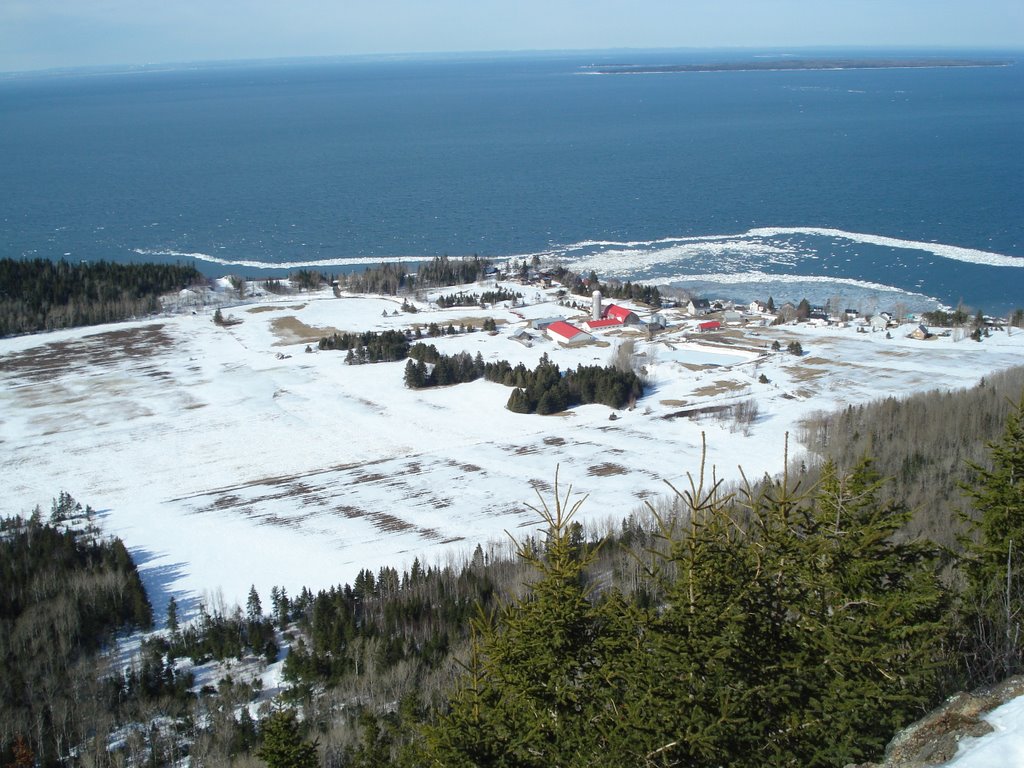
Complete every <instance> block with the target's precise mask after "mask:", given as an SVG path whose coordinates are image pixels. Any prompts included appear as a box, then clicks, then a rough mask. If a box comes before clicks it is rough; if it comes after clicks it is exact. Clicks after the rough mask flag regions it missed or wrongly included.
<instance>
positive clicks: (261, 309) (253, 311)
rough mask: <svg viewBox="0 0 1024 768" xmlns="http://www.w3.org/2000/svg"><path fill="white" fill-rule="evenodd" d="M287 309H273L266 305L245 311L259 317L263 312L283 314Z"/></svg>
mask: <svg viewBox="0 0 1024 768" xmlns="http://www.w3.org/2000/svg"><path fill="white" fill-rule="evenodd" d="M285 309H286V307H271V306H267V305H266V304H264V305H261V306H259V307H250V308H249V309H247V310H245V311H246V312H248V313H249V314H251V315H258V314H260V313H261V312H283V311H284V310H285Z"/></svg>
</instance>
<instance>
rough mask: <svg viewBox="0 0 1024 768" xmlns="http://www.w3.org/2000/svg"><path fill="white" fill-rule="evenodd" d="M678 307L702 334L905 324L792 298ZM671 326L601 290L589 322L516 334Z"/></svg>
mask: <svg viewBox="0 0 1024 768" xmlns="http://www.w3.org/2000/svg"><path fill="white" fill-rule="evenodd" d="M674 306H676V307H678V308H679V309H683V310H684V311H685V312H686V313H687V314H688V315H689V316H690V317H692V318H694V319H696V320H697V321H698V322H697V323H696V330H698V331H699V332H700V333H713V332H715V331H720V330H723V329H724V328H725V327H726V326H729V325H733V326H736V325H746V324H749V323H752V322H753V323H757V324H765V325H767V324H770V323H773V322H776V321H777V318H780V317H781V318H782V319H783V321H784V322H794V321H797V320H798V319H800V320H805V321H806V322H808V323H811V324H816V325H841V326H845V325H855V326H857V328H858V330H861V331H864V332H868V331H870V332H877V331H884V332H888V331H889V330H891V329H894V328H896V327H898V326H899V325H900V322H899V320H898V319H897V318H895V317H894V316H893V314H892V313H889V312H877V313H875V314H873V315H871V316H869V317H864V316H862V315H861V313H860V312H858V311H857V310H855V309H845V310H842V311H839V312H835V311H832V312H829V311H828V310H827V309H826V308H825V307H823V306H815V305H810V306H809V311H808V306H807V305H806V304H805V305H804V306H803V307H802V308H801V307H798V306H797V305H795V304H792V303H791V302H785V303H783V304H782V305H780V306H778V307H774V306H772V305H770V304H769V303H767V302H763V301H752V302H750V303H749V304H746V305H742V304H741V305H736V304H732V303H724V302H719V301H711V300H709V299H699V298H691V299H689V300H688V301H687V303H686V304H685V305H682V304H676V305H674ZM801 309H802V311H801ZM666 325H667V324H666V322H665V319H664V317H663V316H662V315H660V314H652V315H651V316H650V317H648V318H647V319H646V320H644V319H641V318H640V316H639V315H638V314H637V313H636V312H635V311H633V310H631V309H629V308H627V307H623V306H620V305H618V304H607V305H606V304H604V303H603V302H602V297H601V293H600V291H594V293H593V296H592V304H591V312H590V316H589V317H588V318H587V319H586V320H583V321H578V320H574V321H573V322H569V321H568V320H566V319H565V318H563V317H549V318H541V319H535V320H531V321H529V322H528V325H527V327H524V328H519V329H517V330H516V331H514V332H513V333H512V336H511V338H513V339H514V340H516V341H519V342H520V343H522V344H524V345H526V346H532V344H533V342H534V341H535V340H536V339H537V338H539V337H540V335H541V334H543V335H544V336H546V337H547V338H548V339H550V340H551V341H553V342H555V343H557V344H561V345H564V346H567V347H575V346H579V345H582V344H587V343H589V342H592V341H594V339H595V332H598V333H600V332H603V331H608V330H613V329H616V328H626V327H632V328H636V329H644V330H649V329H651V328H652V327H653V328H654V329H661V328H664V327H666ZM908 335H909V336H910V337H911V338H915V339H928V338H932V337H933V334H932V333H931V332H929V330H928V328H927V327H925V326H924V325H923V324H915V327H914V329H913V331H911V332H910V333H909V334H908Z"/></svg>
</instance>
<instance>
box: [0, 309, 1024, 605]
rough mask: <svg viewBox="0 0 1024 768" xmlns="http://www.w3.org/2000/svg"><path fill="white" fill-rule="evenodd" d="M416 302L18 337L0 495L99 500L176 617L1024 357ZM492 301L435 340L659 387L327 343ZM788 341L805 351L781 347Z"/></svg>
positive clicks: (25, 501)
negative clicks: (417, 365)
mask: <svg viewBox="0 0 1024 768" xmlns="http://www.w3.org/2000/svg"><path fill="white" fill-rule="evenodd" d="M530 294H531V296H534V291H533V290H532V289H531V290H530ZM537 298H539V299H540V300H539V301H537V300H536V299H537ZM400 303H401V302H400V301H395V300H394V299H390V298H382V297H369V296H367V297H345V298H335V297H334V296H333V295H331V293H330V292H324V293H318V294H302V295H293V296H290V297H287V298H286V299H276V298H264V299H260V300H254V301H253V303H252V304H248V305H242V306H237V307H233V308H232V309H230V310H225V314H226V315H231V316H233V317H234V318H235V319H237V320H240V321H241V322H239V323H237V324H234V325H230V326H227V327H221V326H218V325H215V324H214V323H213V322H211V313H210V312H209V311H206V312H205V313H203V312H201V313H199V314H191V313H189V314H180V315H172V316H166V317H161V318H156V319H150V320H145V321H139V322H132V323H122V324H117V325H111V326H102V327H92V328H84V329H77V330H73V331H63V332H55V333H49V334H42V335H36V336H26V337H20V338H14V339H3V340H0V380H2V383H3V386H2V390H0V419H2V425H0V445H2V453H0V468H2V470H3V472H4V477H5V478H6V479H7V483H8V493H7V494H6V495H5V502H4V506H3V508H2V513H3V514H5V515H10V514H27V513H28V512H30V511H31V509H32V508H33V507H34V506H35V505H37V504H38V505H41V506H43V507H44V509H45V508H46V507H47V506H48V504H49V500H50V499H51V498H52V497H54V496H55V495H57V493H58V492H59V491H61V490H66V491H68V492H70V493H71V494H72V495H73V496H75V497H76V498H77V499H78V500H80V501H81V502H83V503H87V504H90V505H91V506H92V507H94V508H95V509H96V510H98V511H99V512H100V524H101V525H102V526H103V528H104V529H105V530H106V531H108V532H110V533H114V534H117V535H119V536H121V537H122V538H123V539H124V541H125V543H126V544H127V545H128V547H129V549H130V550H131V552H132V553H133V555H134V556H135V558H136V561H137V562H138V564H139V566H140V569H141V570H142V572H143V574H144V578H145V579H146V581H147V586H148V587H149V588H150V592H151V598H152V600H153V602H154V607H155V610H156V614H157V616H162V615H163V606H164V605H165V604H166V600H167V599H168V598H169V596H170V595H171V594H174V595H175V596H176V597H177V599H178V600H179V602H182V603H183V604H184V605H189V604H192V605H194V604H195V601H196V600H199V599H208V598H204V596H210V597H215V598H216V599H223V600H224V601H226V602H227V603H228V604H231V603H235V602H238V603H241V602H243V601H244V598H245V595H246V593H247V592H248V590H249V586H250V584H254V585H255V586H256V588H257V589H258V590H259V591H260V593H261V594H262V595H264V596H266V595H267V594H269V591H270V588H271V586H274V585H280V586H284V587H285V588H286V589H287V590H288V591H289V592H290V593H293V594H294V592H295V591H297V590H299V589H300V588H301V587H303V586H308V587H310V588H313V589H316V588H319V587H326V586H329V585H332V584H337V583H342V582H346V581H352V579H353V578H354V576H355V575H356V573H357V572H358V570H359V569H361V568H364V567H369V568H373V569H377V568H378V567H379V566H381V565H384V564H388V565H394V566H395V567H397V568H399V569H400V570H401V569H402V568H404V567H408V566H409V565H410V564H411V563H412V561H413V559H414V558H415V557H419V558H420V559H421V560H422V561H424V562H436V561H440V562H444V561H445V560H446V559H449V558H461V557H463V556H465V555H466V554H467V553H468V552H469V551H470V550H471V549H472V548H473V547H474V546H475V545H476V544H477V543H482V544H484V546H485V547H486V546H488V545H489V543H492V542H499V543H500V542H503V541H504V540H505V538H506V537H505V531H508V532H510V533H512V534H513V535H515V534H516V533H521V532H523V531H524V530H527V529H528V528H529V527H531V526H533V525H534V524H535V522H536V519H537V518H536V515H535V514H534V513H533V512H531V510H530V509H529V508H528V506H527V505H528V504H536V503H537V501H538V496H537V494H538V492H539V493H540V494H541V495H542V496H544V497H545V498H550V495H551V493H552V490H553V485H554V481H555V472H556V468H557V469H558V472H559V478H560V483H561V487H562V488H563V490H564V489H565V488H566V487H567V486H569V485H570V484H571V486H572V488H573V492H574V494H586V495H588V497H589V498H588V499H587V501H586V503H585V505H584V507H583V518H584V519H585V520H587V521H590V522H592V523H594V524H595V525H603V524H605V523H606V522H608V521H612V522H617V521H618V520H620V519H621V518H622V517H623V516H625V515H627V514H629V513H630V512H631V511H634V510H636V509H638V508H639V507H640V506H641V505H642V504H643V502H644V500H653V499H656V498H657V497H659V496H662V495H664V494H665V492H666V491H667V490H668V488H667V486H666V485H665V482H664V481H666V480H667V481H669V482H672V483H673V484H678V483H680V482H681V481H684V480H685V478H686V474H687V473H688V472H695V471H697V469H698V467H699V459H700V446H701V435H702V433H705V434H706V437H707V444H708V458H709V464H711V465H713V466H714V467H715V472H716V474H717V476H718V477H724V478H726V479H736V478H738V477H739V467H740V466H742V468H743V470H744V471H745V472H746V474H747V475H748V476H756V475H760V474H762V473H764V472H775V471H778V470H780V469H781V467H782V462H783V452H784V440H785V435H786V433H787V432H790V433H791V434H792V436H793V437H795V436H796V435H797V434H798V424H799V421H800V419H801V418H803V417H804V416H806V415H807V414H809V413H812V412H815V411H819V410H829V409H833V408H836V407H841V406H845V405H846V404H848V403H861V402H867V401H870V400H874V399H877V398H880V397H885V396H889V395H897V396H898V395H905V394H910V393H912V392H917V391H922V390H926V389H932V388H940V387H941V388H955V387H962V386H969V385H972V384H974V383H976V382H977V381H978V380H979V379H980V378H981V377H982V376H984V375H986V374H988V373H990V372H992V371H996V370H1001V369H1004V368H1008V367H1011V366H1014V365H1017V364H1020V363H1021V362H1024V333H1018V332H1014V333H1013V334H1008V333H1006V332H1003V331H998V332H993V334H992V336H991V337H990V338H988V339H986V340H985V341H984V342H982V343H976V342H973V341H970V340H966V339H965V340H954V338H952V337H948V338H932V339H929V340H927V341H917V340H914V339H911V338H908V336H907V334H909V332H910V331H911V330H912V329H913V328H914V327H916V326H904V327H903V328H900V329H896V330H894V331H892V334H891V335H892V338H891V339H887V338H886V334H885V333H857V332H856V331H855V330H854V329H853V328H812V327H810V326H808V325H800V326H782V327H778V328H775V327H762V326H761V325H760V324H756V323H752V324H749V325H747V326H744V327H742V328H740V327H737V328H731V329H727V330H725V331H723V332H721V333H717V334H710V335H699V334H697V333H696V332H695V328H696V322H695V321H694V320H692V319H686V318H684V316H682V315H673V314H672V313H671V312H669V313H668V317H667V319H668V320H669V324H670V327H669V329H668V330H667V331H666V332H664V333H661V334H658V335H656V336H654V337H653V339H651V340H648V339H647V338H646V335H645V334H643V333H640V332H637V331H630V330H627V329H615V330H612V331H610V332H608V333H607V334H606V335H597V336H596V338H595V342H594V343H592V344H589V345H585V346H582V347H579V348H575V349H571V350H570V349H565V348H561V347H559V346H557V345H555V344H554V343H553V342H551V341H548V340H546V339H544V338H543V337H542V335H540V334H534V335H535V339H534V342H533V344H532V346H530V347H527V346H525V345H523V344H521V343H518V342H516V341H514V340H512V339H511V338H510V334H511V331H513V330H516V329H518V328H522V327H523V326H524V325H525V321H526V320H527V319H528V318H540V317H552V316H556V315H560V316H565V317H567V318H569V319H570V320H571V319H572V318H573V316H574V315H576V314H577V313H575V312H574V311H573V310H570V309H567V308H564V307H561V306H559V305H558V304H556V303H555V302H554V301H553V300H550V299H549V297H548V296H547V295H543V296H534V303H532V304H531V305H529V306H526V307H519V308H516V309H515V310H511V309H506V308H502V309H490V310H483V309H479V308H458V309H449V310H437V309H429V308H427V307H424V308H423V310H422V311H420V312H418V313H416V314H408V313H402V312H398V313H396V310H398V309H399V306H400ZM485 317H492V318H494V319H495V320H496V321H497V322H498V332H497V333H496V334H494V335H491V334H487V333H484V332H481V331H477V332H475V333H467V334H460V335H456V336H449V337H444V338H438V339H426V341H429V342H431V343H434V344H436V345H437V347H438V348H439V349H440V350H441V351H442V352H448V353H453V352H458V351H462V350H465V351H468V352H470V353H471V354H473V355H475V354H476V353H477V352H479V353H480V354H481V355H482V356H483V357H484V359H485V360H489V361H492V360H500V359H505V360H509V361H510V362H512V364H513V365H514V364H515V363H517V362H519V361H522V362H524V363H525V364H526V365H527V366H529V367H533V366H534V365H535V364H536V362H537V360H538V359H539V358H540V356H541V355H543V354H545V353H546V354H548V355H549V356H550V357H551V359H552V360H553V361H554V362H556V363H558V364H559V365H560V366H562V367H563V369H564V368H566V367H574V366H576V365H578V364H587V365H591V364H594V365H606V364H609V363H610V362H611V361H612V360H613V359H614V358H615V357H616V356H617V355H619V346H620V345H621V344H623V343H624V342H626V341H631V342H633V349H632V352H633V355H632V358H633V364H634V367H636V368H637V369H642V371H643V372H644V373H645V374H646V377H647V379H648V382H649V386H648V390H647V394H646V395H645V396H644V397H643V398H642V399H641V400H640V401H639V402H638V403H637V405H636V407H635V408H634V409H632V410H624V411H617V412H615V414H614V415H615V417H616V418H614V419H611V418H610V416H612V413H613V412H612V411H611V410H610V409H608V408H607V407H605V406H599V405H589V406H583V407H578V408H574V409H572V410H571V411H569V412H567V413H564V414H560V415H556V416H536V415H520V414H514V413H511V412H510V411H508V410H506V409H505V408H504V405H505V402H506V401H507V399H508V396H509V393H510V390H509V389H508V388H506V387H503V386H501V385H498V384H493V383H487V382H484V381H476V382H473V383H470V384H462V385H457V386H452V387H446V388H439V389H427V390H419V391H413V390H409V389H406V388H405V387H404V386H403V371H404V363H385V364H375V365H362V366H351V365H346V364H345V363H344V359H345V355H344V353H341V352H332V351H318V350H317V349H316V342H317V340H318V339H319V338H320V337H321V336H324V335H327V334H330V333H333V332H335V331H350V332H356V331H367V330H377V331H380V330H385V329H388V328H401V329H408V328H411V327H412V326H413V325H415V324H419V325H426V324H428V323H431V322H433V323H437V324H438V325H441V326H447V325H449V324H452V325H453V326H455V327H458V326H459V325H460V324H464V323H473V324H475V325H476V327H478V328H479V327H480V325H481V323H482V321H483V319H484V318H485ZM794 340H797V341H799V342H800V343H801V345H802V346H803V349H804V350H805V354H804V355H803V356H802V357H795V356H793V355H790V354H787V353H786V352H785V348H786V345H787V344H788V343H789V342H790V341H794ZM774 341H778V342H779V343H780V345H781V347H782V350H783V351H778V352H773V351H772V350H771V346H772V343H773V342H774ZM307 345H311V349H312V351H310V352H306V351H305V350H306V348H307ZM620 357H621V356H620ZM762 377H763V379H767V381H764V380H763V379H762ZM737 403H747V404H748V406H750V405H751V404H754V405H756V407H748V408H747V411H746V412H747V414H748V416H749V417H750V419H751V420H750V422H749V423H739V422H737V421H736V420H735V419H732V418H730V417H728V416H723V415H721V413H722V409H721V408H720V407H721V406H730V405H735V404H737ZM716 407H718V415H715V411H716ZM799 450H800V448H799V446H798V445H794V444H793V443H792V438H791V444H790V453H791V455H793V454H794V453H798V452H799Z"/></svg>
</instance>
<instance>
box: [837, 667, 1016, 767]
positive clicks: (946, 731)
mask: <svg viewBox="0 0 1024 768" xmlns="http://www.w3.org/2000/svg"><path fill="white" fill-rule="evenodd" d="M1021 695H1024V676H1018V677H1011V678H1009V679H1008V680H1004V681H1003V682H1002V683H1000V684H999V685H995V686H992V687H990V688H984V689H981V690H978V691H975V692H973V693H958V694H956V695H955V696H951V697H950V698H949V699H948V700H947V701H946V703H945V704H943V705H942V706H941V707H939V708H938V709H936V710H935V711H934V712H932V713H931V714H929V715H927V716H926V717H924V718H922V719H921V720H918V721H917V722H916V723H914V724H913V725H910V726H908V727H907V728H905V729H903V730H902V731H901V732H900V733H899V734H897V736H896V737H895V738H894V739H893V740H892V741H891V742H889V746H888V747H886V748H885V758H884V759H883V760H882V762H880V763H862V764H860V765H857V766H847V768H935V766H941V765H944V764H945V763H947V762H949V761H950V760H952V759H953V757H954V756H955V755H956V752H957V749H958V748H959V746H960V741H961V739H964V738H966V737H968V736H974V737H977V736H984V735H985V734H986V733H989V732H990V731H991V730H992V726H991V725H989V724H988V723H987V722H985V721H984V720H983V719H982V718H983V717H984V716H985V714H986V713H988V712H990V711H991V710H993V709H995V708H996V707H998V706H1001V705H1002V704H1005V703H1006V702H1008V701H1010V700H1011V699H1015V698H1017V697H1018V696H1021Z"/></svg>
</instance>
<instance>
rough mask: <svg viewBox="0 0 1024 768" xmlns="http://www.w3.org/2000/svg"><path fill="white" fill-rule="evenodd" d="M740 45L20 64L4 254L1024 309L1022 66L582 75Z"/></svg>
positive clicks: (3, 89)
mask: <svg viewBox="0 0 1024 768" xmlns="http://www.w3.org/2000/svg"><path fill="white" fill-rule="evenodd" d="M857 55H858V56H860V57H865V56H868V55H870V56H878V55H890V54H888V53H879V52H870V53H869V54H866V53H864V52H858V53H857ZM921 55H922V54H921V52H915V53H914V54H913V56H915V57H917V58H920V57H921ZM958 55H960V54H958ZM987 55H991V54H987ZM743 56H751V57H752V56H753V54H749V53H743V54H737V53H736V52H731V53H721V52H719V53H710V52H703V53H693V52H657V53H653V52H645V53H629V52H606V53H595V54H582V53H574V54H564V55H532V56H518V57H515V56H503V57H490V58H486V57H463V58H455V57H447V58H443V57H435V58H419V59H389V60H384V59H378V60H336V61H325V60H318V61H299V62H277V63H262V64H238V65H230V66H229V65H221V66H197V67H193V68H182V67H179V68H172V69H168V70H166V71H152V70H150V71H143V72H134V73H110V74H96V73H65V74H62V75H59V76H58V75H52V74H51V75H35V76H22V77H7V78H4V79H0V256H15V257H21V256H24V257H34V256H43V257H47V258H69V259H88V260H92V259H101V258H103V259H113V260H125V259H135V260H138V259H168V260H172V261H173V260H179V261H190V260H194V261H195V262H196V264H197V266H199V267H200V268H202V269H204V271H208V272H210V273H216V274H222V273H225V272H229V271H233V272H243V273H246V274H250V275H257V274H260V273H263V272H265V269H264V268H265V267H269V266H272V265H288V266H297V265H306V264H310V265H318V266H322V267H323V268H325V269H330V268H331V266H333V265H338V264H344V263H349V264H351V263H361V262H372V261H374V260H379V259H383V258H393V257H416V258H428V257H431V256H434V255H438V254H442V253H447V254H451V255H462V254H472V253H478V254H480V255H483V256H495V257H505V256H524V255H525V256H529V255H533V254H543V255H545V256H546V257H548V258H557V259H561V260H563V261H564V262H565V263H568V264H572V265H574V266H576V267H579V268H587V269H590V268H595V269H596V270H597V271H598V272H599V273H601V274H602V275H609V276H616V277H622V278H630V279H651V280H672V281H674V282H675V283H677V284H680V285H684V286H687V287H695V288H697V289H699V290H704V291H709V292H715V293H716V294H722V295H732V296H735V297H736V298H747V297H752V296H759V297H764V296H765V295H767V294H769V293H770V294H772V295H773V296H774V297H776V299H778V298H779V297H787V298H789V297H795V298H799V297H800V296H803V295H808V297H809V298H811V299H812V300H814V299H820V300H822V301H824V300H825V299H827V298H829V297H832V296H841V297H843V298H846V297H849V298H848V301H849V303H851V304H853V303H854V302H856V301H861V302H863V301H871V300H874V301H877V302H880V303H885V302H891V301H894V300H897V299H898V300H903V301H907V302H910V303H912V304H922V305H925V304H934V303H936V302H940V303H945V304H950V305H952V304H956V303H957V302H958V301H960V300H963V301H964V302H966V303H968V304H969V305H971V306H975V307H983V308H985V309H986V310H988V311H1005V310H1006V309H1008V308H1011V307H1016V306H1024V231H1022V221H1024V217H1022V214H1024V64H1017V63H1014V64H1013V65H1010V66H999V67H971V68H925V69H872V70H853V69H848V70H824V71H730V72H695V73H677V74H646V75H645V74H636V75H594V74H590V72H591V71H592V70H590V69H588V65H592V64H604V63H613V64H633V63H638V64H672V63H676V62H681V61H693V60H698V59H700V58H704V59H705V60H718V61H723V60H727V59H728V60H735V59H737V58H740V57H743ZM1011 58H1013V57H1012V56H1011ZM1021 61H1022V62H1024V58H1022V59H1021ZM286 268H287V267H286ZM278 271H281V270H278Z"/></svg>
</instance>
